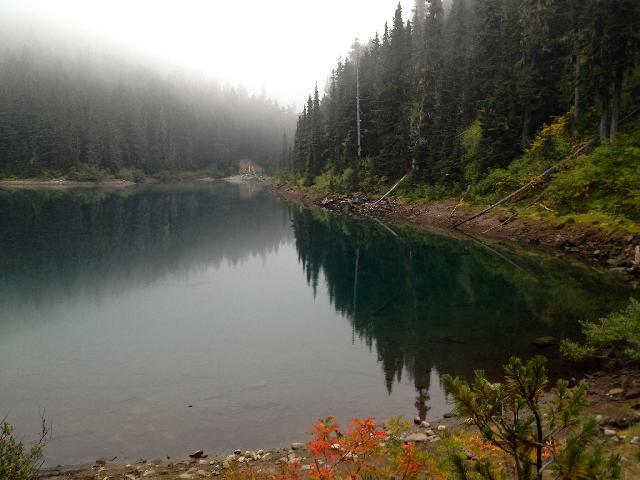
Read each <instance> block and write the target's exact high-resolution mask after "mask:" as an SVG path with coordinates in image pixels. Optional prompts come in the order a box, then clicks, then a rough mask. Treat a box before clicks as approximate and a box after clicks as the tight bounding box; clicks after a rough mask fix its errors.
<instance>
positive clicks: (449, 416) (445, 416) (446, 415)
mask: <svg viewBox="0 0 640 480" xmlns="http://www.w3.org/2000/svg"><path fill="white" fill-rule="evenodd" d="M455 416H456V414H455V413H453V412H447V413H445V414H444V415H443V416H442V418H453V417H455Z"/></svg>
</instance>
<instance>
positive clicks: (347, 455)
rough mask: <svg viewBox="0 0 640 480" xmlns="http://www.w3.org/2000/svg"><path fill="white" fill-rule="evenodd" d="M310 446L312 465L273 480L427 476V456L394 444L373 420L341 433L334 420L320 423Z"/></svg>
mask: <svg viewBox="0 0 640 480" xmlns="http://www.w3.org/2000/svg"><path fill="white" fill-rule="evenodd" d="M311 435H313V438H312V439H311V441H309V442H308V443H307V448H308V450H309V453H310V454H311V457H312V458H311V462H310V464H309V465H307V466H305V467H304V468H303V466H302V465H301V464H300V463H294V464H286V465H285V466H284V467H283V469H282V473H281V474H279V475H274V476H273V477H272V480H335V479H349V480H362V479H363V478H388V477H395V478H397V479H399V480H415V479H417V477H418V476H419V475H420V474H423V473H426V471H425V461H424V456H423V455H422V454H421V452H420V451H418V449H417V448H416V446H415V445H414V444H406V445H402V443H401V442H399V441H397V440H390V439H389V438H388V436H387V434H386V433H385V431H384V430H383V428H382V425H378V424H376V422H375V421H374V420H373V419H372V418H365V419H353V420H351V423H350V425H349V427H348V428H347V429H346V430H345V431H344V432H340V426H339V425H338V424H336V423H335V422H334V419H333V418H331V417H330V418H327V419H325V420H322V421H320V422H317V423H316V424H315V425H314V426H313V431H312V432H311Z"/></svg>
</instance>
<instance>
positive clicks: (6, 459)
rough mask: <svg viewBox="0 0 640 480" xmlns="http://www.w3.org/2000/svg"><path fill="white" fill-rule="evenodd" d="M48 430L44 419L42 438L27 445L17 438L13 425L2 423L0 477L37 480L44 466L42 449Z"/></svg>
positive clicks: (15, 479)
mask: <svg viewBox="0 0 640 480" xmlns="http://www.w3.org/2000/svg"><path fill="white" fill-rule="evenodd" d="M47 436H48V430H47V428H46V425H45V423H44V420H43V427H42V435H41V437H40V440H39V441H38V442H36V443H35V444H33V445H32V446H31V447H27V446H26V445H25V444H24V443H23V442H21V441H18V440H16V438H15V437H14V434H13V427H12V426H11V425H9V424H8V423H7V422H5V421H3V422H1V423H0V478H1V479H3V480H4V479H10V480H36V479H37V478H38V477H39V472H40V468H41V467H42V463H43V460H42V451H43V449H44V446H45V439H46V438H47Z"/></svg>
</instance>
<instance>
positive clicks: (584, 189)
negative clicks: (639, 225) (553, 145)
mask: <svg viewBox="0 0 640 480" xmlns="http://www.w3.org/2000/svg"><path fill="white" fill-rule="evenodd" d="M639 165H640V128H638V129H636V130H635V131H634V132H633V133H632V134H620V135H619V136H618V138H617V139H616V140H615V141H613V142H611V143H607V144H604V145H601V146H599V147H598V148H596V149H595V150H594V151H593V152H591V153H589V154H588V155H582V156H580V157H579V158H578V159H576V161H575V162H574V165H573V166H572V168H570V169H567V170H565V171H562V172H560V173H558V174H557V175H556V176H555V177H554V178H553V180H552V181H551V183H550V184H549V192H548V198H550V199H551V201H552V202H553V203H552V205H553V206H554V207H555V208H557V209H558V210H560V212H561V213H563V212H579V213H587V212H590V211H601V212H606V213H609V214H613V215H620V216H624V217H626V218H628V219H630V220H633V221H640V168H639Z"/></svg>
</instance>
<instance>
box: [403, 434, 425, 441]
mask: <svg viewBox="0 0 640 480" xmlns="http://www.w3.org/2000/svg"><path fill="white" fill-rule="evenodd" d="M404 441H405V442H426V441H427V434H426V433H419V432H418V433H412V434H410V435H407V436H406V437H405V438H404Z"/></svg>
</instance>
